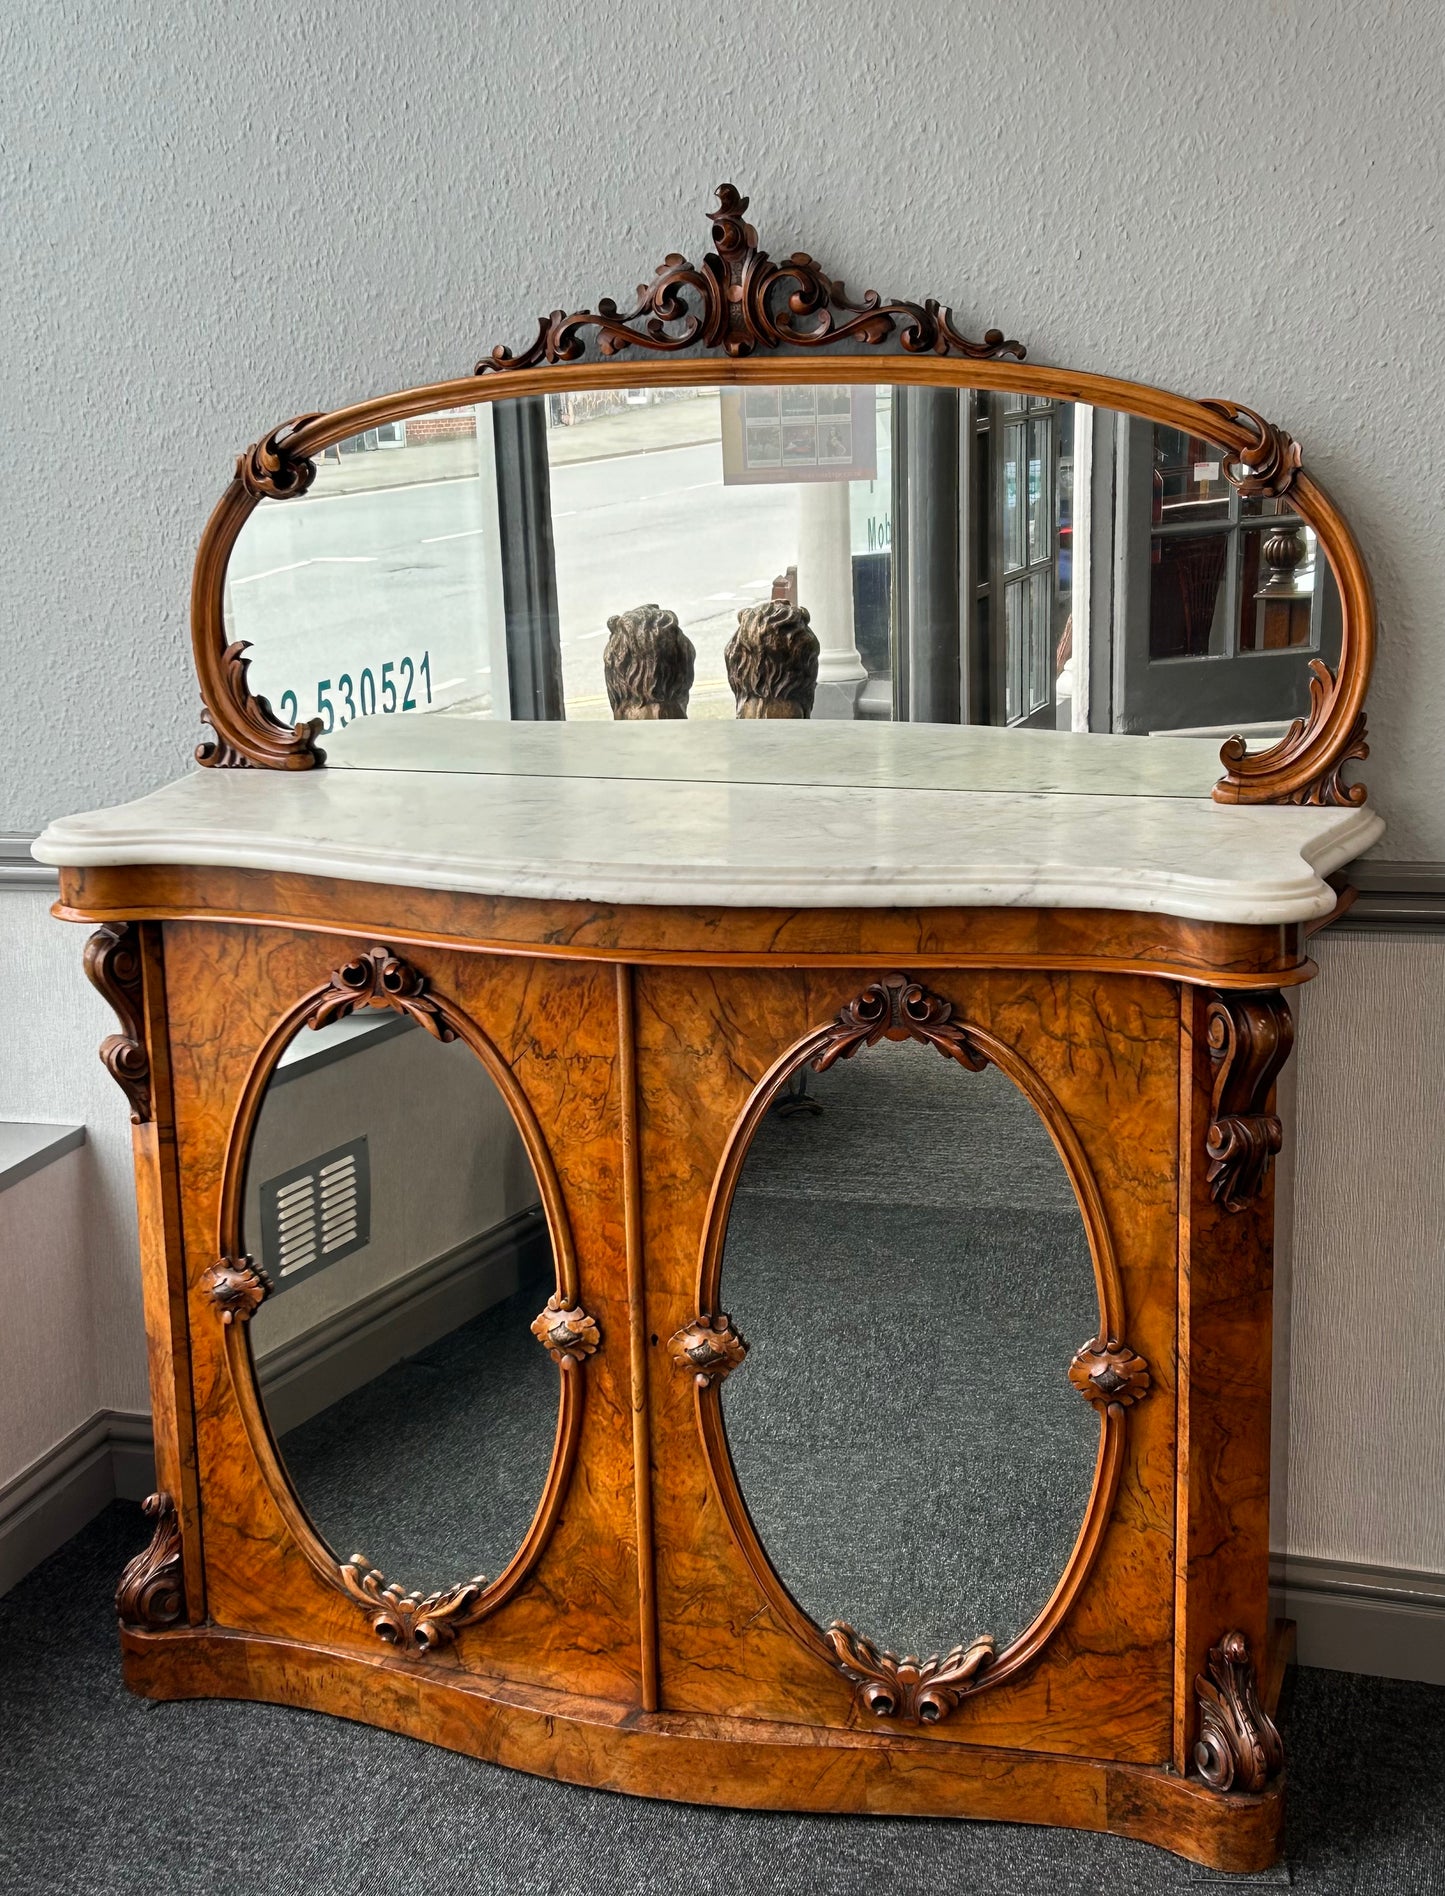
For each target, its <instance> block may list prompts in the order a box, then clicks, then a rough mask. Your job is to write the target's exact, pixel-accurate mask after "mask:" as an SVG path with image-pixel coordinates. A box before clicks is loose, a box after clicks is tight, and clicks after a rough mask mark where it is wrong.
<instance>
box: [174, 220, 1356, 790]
mask: <svg viewBox="0 0 1445 1896" xmlns="http://www.w3.org/2000/svg"><path fill="white" fill-rule="evenodd" d="M718 199H719V202H718V205H717V206H716V208H715V209H714V210H713V211H711V212H710V213H709V221H710V223H711V226H712V237H713V242H714V245H715V249H714V250H713V251H711V252H709V253H708V254H707V256H705V257H704V259H703V261H702V263H701V264H700V265H698V266H693V265H691V264H688V263H687V262H686V261H685V259H683V258H682V257H680V256H676V255H672V256H669V257H668V258H667V259H666V260H665V261H664V262H663V264H662V265H660V266H659V268H658V271H657V273H656V275H655V277H654V279H653V281H652V283H651V284H644V285H642V286H641V288H640V289H639V291H638V305H637V308H636V309H634V310H632V311H631V312H628V313H621V312H619V311H618V310H617V308H616V306H615V305H614V304H612V303H611V302H610V301H609V300H607V299H604V300H602V301H601V302H600V303H599V304H598V307H597V309H596V310H595V311H591V310H582V311H578V312H576V313H575V314H571V315H568V314H566V313H564V312H563V311H561V310H557V311H554V312H553V313H552V314H551V315H550V316H547V317H544V318H542V319H541V322H540V325H539V334H538V337H537V340H536V341H535V342H534V343H533V345H532V346H531V347H530V348H529V349H527V350H525V351H523V353H522V354H521V355H519V356H514V355H513V354H512V353H511V351H509V350H507V349H505V348H502V347H498V348H497V349H494V350H493V351H492V353H491V355H490V356H487V357H485V358H483V360H482V361H480V362H479V363H478V364H477V366H476V370H475V372H474V373H473V374H472V375H470V376H464V377H460V378H458V379H457V380H455V381H449V382H438V383H432V384H429V385H427V386H425V387H421V388H413V389H406V390H402V391H400V392H398V393H396V394H392V395H385V396H381V397H379V398H377V399H375V400H371V401H366V402H360V403H356V404H354V405H353V406H350V407H347V408H341V409H336V410H333V411H331V412H330V413H312V414H305V415H298V416H296V417H295V418H294V419H293V420H291V421H289V422H286V423H284V424H282V426H280V427H278V428H275V429H273V430H272V431H271V432H270V433H269V434H267V435H265V436H264V437H262V439H261V440H259V441H257V442H256V443H255V444H254V445H253V446H252V447H250V448H248V449H247V450H246V451H245V452H244V453H243V454H241V455H240V456H239V457H238V459H237V462H236V472H235V475H234V477H233V478H232V480H231V483H230V485H229V486H228V487H227V489H226V491H225V493H224V494H223V495H222V496H221V499H220V500H219V502H218V503H217V505H216V508H215V510H214V512H213V513H212V515H211V517H210V519H209V521H208V522H207V525H206V529H205V532H204V534H203V536H202V539H201V544H200V548H199V550H198V553H197V558H196V566H195V573H194V577H193V581H192V588H191V638H192V648H193V652H194V657H195V664H196V673H197V677H198V679H199V681H200V687H201V699H202V703H203V706H204V711H203V716H204V718H205V721H206V722H207V723H208V724H209V725H210V726H211V727H212V729H213V731H214V733H215V736H214V739H213V740H211V741H208V742H207V743H205V744H202V745H201V746H200V747H199V749H198V750H197V753H196V755H197V758H198V760H199V761H200V762H201V763H202V764H205V765H212V766H216V765H220V766H225V765H244V764H250V765H255V766H258V767H261V768H268V769H282V770H308V769H311V768H313V767H314V766H315V765H317V764H319V763H321V762H322V761H323V760H324V752H322V751H321V750H320V749H319V748H318V746H317V743H316V738H317V734H318V731H319V729H320V725H319V721H318V720H311V721H310V722H307V723H302V724H298V725H296V726H295V727H294V728H288V727H286V726H285V725H283V724H281V723H279V722H278V721H277V719H276V718H275V716H274V715H273V713H272V711H271V708H270V706H269V705H268V704H267V702H266V700H265V699H264V698H258V697H255V696H253V695H252V694H251V692H250V690H249V687H248V686H247V682H246V671H247V665H248V660H247V658H246V655H245V654H246V645H245V643H244V641H241V642H237V643H234V644H228V643H227V640H226V631H225V616H224V594H225V577H226V567H227V564H228V561H229V559H230V554H231V550H232V548H233V547H234V545H235V543H236V539H237V536H238V535H239V534H240V532H241V529H242V528H243V527H244V525H245V523H246V521H247V519H248V518H249V516H250V514H251V513H252V511H253V510H254V508H255V507H256V506H257V505H259V503H260V501H261V500H262V499H268V498H269V499H275V500H284V499H288V498H292V497H295V496H297V495H300V494H304V493H305V492H306V490H307V488H308V487H309V486H310V484H311V482H312V480H313V479H314V476H315V456H316V455H317V454H318V453H319V452H320V451H321V450H322V449H323V448H325V447H328V446H329V445H331V444H332V443H333V442H336V441H341V440H344V439H346V438H348V437H349V436H352V435H355V434H359V433H361V432H362V431H364V430H365V429H368V428H375V427H377V426H379V425H380V424H382V423H384V422H389V421H399V420H404V419H406V418H407V417H409V416H413V415H418V414H422V413H425V412H426V411H427V410H429V409H432V408H438V407H456V406H460V405H462V404H468V403H476V402H487V401H493V400H496V399H499V398H501V397H503V396H511V395H518V396H520V395H533V394H541V393H546V392H560V391H563V390H566V389H568V388H589V389H600V388H625V387H636V386H640V385H644V384H649V385H656V384H663V385H667V384H673V385H676V384H684V385H687V384H690V385H694V386H697V385H714V384H716V385H720V386H724V387H734V386H738V385H740V384H746V383H748V382H771V383H782V382H791V383H801V382H864V381H876V380H877V379H878V378H879V375H880V374H881V373H885V372H886V375H887V378H888V379H889V380H890V381H891V382H894V383H897V384H906V385H914V384H933V385H937V386H943V387H963V386H971V387H975V388H982V389H1001V390H1010V391H1016V392H1020V393H1027V394H1034V395H1040V396H1044V395H1047V396H1050V397H1053V398H1055V399H1060V400H1066V401H1076V402H1086V403H1093V404H1095V405H1097V406H1099V407H1104V408H1116V409H1125V410H1127V411H1129V412H1131V413H1133V414H1136V415H1140V416H1142V417H1144V418H1146V419H1148V420H1152V421H1155V422H1162V423H1164V424H1166V425H1168V426H1170V427H1174V428H1179V429H1182V430H1185V431H1186V432H1188V433H1192V434H1197V435H1201V436H1203V437H1205V438H1206V439H1208V440H1211V441H1216V442H1218V443H1219V445H1220V446H1221V447H1222V448H1224V449H1225V450H1226V452H1227V453H1228V454H1229V455H1230V456H1232V457H1233V459H1231V460H1230V461H1228V462H1226V473H1227V476H1228V478H1229V479H1230V481H1231V482H1232V483H1233V484H1234V485H1235V486H1236V487H1238V488H1239V490H1240V491H1241V492H1242V493H1246V494H1270V495H1274V496H1277V497H1283V496H1286V495H1287V496H1288V498H1289V501H1290V504H1291V506H1292V507H1293V509H1294V510H1295V511H1296V512H1297V513H1298V514H1299V515H1300V517H1301V518H1302V519H1304V520H1305V521H1307V522H1308V524H1309V525H1310V526H1311V527H1312V528H1313V529H1314V531H1315V533H1316V534H1317V535H1318V536H1319V542H1320V545H1321V546H1322V547H1323V548H1324V551H1325V555H1326V557H1327V559H1328V560H1329V562H1330V565H1331V567H1332V569H1333V571H1334V575H1335V579H1336V582H1337V584H1338V587H1339V593H1340V601H1341V614H1342V628H1341V643H1340V656H1339V665H1338V669H1337V671H1335V672H1331V671H1330V669H1329V667H1328V666H1327V665H1326V664H1325V663H1324V661H1323V660H1322V659H1316V660H1314V661H1313V662H1312V664H1311V666H1310V708H1309V712H1308V715H1307V716H1305V717H1302V718H1297V719H1295V721H1294V722H1293V723H1292V724H1291V726H1290V727H1289V729H1288V731H1287V732H1286V734H1285V735H1284V736H1283V737H1282V738H1281V739H1280V740H1279V741H1278V742H1277V743H1275V744H1272V745H1270V746H1269V747H1268V748H1267V749H1263V750H1259V751H1254V752H1251V751H1249V750H1248V748H1247V746H1246V745H1245V743H1244V741H1243V739H1241V738H1238V737H1231V738H1230V739H1228V740H1227V742H1226V743H1225V745H1224V747H1223V749H1222V751H1221V753H1220V756H1221V762H1222V763H1223V765H1224V775H1223V777H1222V778H1221V779H1220V781H1219V783H1218V784H1216V786H1215V789H1214V795H1215V797H1216V798H1217V799H1218V800H1219V801H1221V802H1224V803H1318V804H1356V805H1357V804H1361V803H1363V802H1364V801H1365V794H1366V793H1365V787H1364V785H1363V784H1360V783H1347V782H1345V780H1344V776H1343V772H1344V769H1345V767H1346V765H1347V764H1349V763H1350V762H1352V761H1354V760H1356V759H1360V758H1363V757H1365V756H1367V755H1368V745H1367V743H1366V727H1365V709H1364V706H1365V697H1366V693H1367V691H1368V688H1369V681H1370V672H1371V668H1372V665H1373V661H1374V646H1375V615H1374V601H1373V596H1372V593H1371V588H1370V582H1369V576H1368V574H1367V572H1366V569H1365V565H1364V561H1363V558H1362V556H1361V554H1360V550H1359V547H1358V546H1357V544H1356V542H1355V540H1354V537H1353V535H1352V534H1351V532H1350V529H1349V526H1348V524H1347V523H1346V521H1345V519H1344V517H1343V515H1342V514H1341V513H1340V512H1339V510H1338V508H1337V507H1336V506H1335V505H1334V503H1333V502H1332V501H1331V500H1330V498H1329V496H1328V495H1327V494H1326V493H1325V491H1324V490H1323V489H1322V488H1321V487H1320V486H1319V485H1318V483H1316V482H1315V481H1314V480H1313V479H1312V478H1311V477H1310V476H1309V475H1308V474H1306V473H1305V472H1304V470H1303V467H1302V465H1301V452H1300V448H1299V444H1298V443H1297V442H1296V441H1294V440H1293V439H1292V438H1291V437H1290V436H1289V435H1288V434H1286V433H1285V432H1284V431H1283V430H1282V429H1280V428H1278V427H1276V426H1274V425H1273V424H1272V423H1270V422H1267V421H1265V420H1264V419H1263V417H1261V416H1260V415H1258V414H1256V413H1255V412H1254V411H1253V410H1252V409H1249V408H1245V407H1242V406H1241V405H1240V404H1239V403H1237V402H1232V401H1220V400H1206V401H1194V400H1191V399H1189V398H1188V397H1185V396H1182V395H1174V394H1171V393H1169V392H1168V391H1167V390H1164V389H1159V388H1154V387H1151V386H1149V385H1148V384H1145V383H1141V382H1130V381H1123V380H1120V379H1118V378H1116V377H1112V376H1104V375H1095V374H1085V373H1082V372H1079V371H1073V370H1067V369H1056V368H1046V367H1040V366H1036V365H1034V364H1032V363H1028V362H1025V361H1024V360H1023V359H1022V358H1023V356H1024V353H1025V352H1024V349H1023V347H1022V345H1021V344H1019V343H1018V342H1015V341H1011V340H1006V339H1005V338H1004V336H1003V333H1002V332H1001V331H999V330H996V329H991V330H988V331H987V332H985V335H984V337H983V339H982V341H981V342H972V341H969V340H968V339H967V338H966V337H964V336H963V335H962V334H961V333H960V332H959V331H958V329H957V328H956V327H955V325H954V323H953V319H952V314H951V312H950V311H948V310H946V309H942V308H940V306H939V304H938V303H937V302H935V301H932V300H926V301H924V302H922V303H912V302H903V301H885V300H884V299H882V298H880V297H879V296H878V295H877V294H876V293H875V292H873V291H868V292H866V293H865V294H864V296H863V297H861V298H859V299H856V300H854V299H851V298H849V296H848V295H847V292H846V290H845V289H844V287H843V285H842V284H841V283H836V282H834V281H833V280H832V279H830V278H829V277H827V276H826V275H825V274H824V273H823V271H822V269H821V268H820V267H819V266H818V265H817V264H816V263H815V262H814V261H813V260H812V259H811V258H810V257H808V256H807V255H806V254H805V253H802V252H795V253H794V254H793V255H792V256H790V257H789V258H788V259H786V260H785V261H784V262H782V263H778V262H774V261H773V260H772V259H771V258H769V256H768V254H767V252H766V251H764V250H761V249H759V248H758V243H757V233H756V231H755V230H754V229H753V227H752V226H751V225H750V224H748V223H746V221H745V219H744V216H743V213H744V212H745V211H746V209H747V203H748V201H747V199H746V198H743V197H740V196H739V195H738V193H737V192H736V191H735V190H734V189H733V187H732V186H731V185H722V186H720V187H719V190H718ZM594 332H595V334H596V335H597V336H598V337H599V339H600V344H599V346H600V355H601V359H600V360H591V361H588V360H585V356H586V343H585V340H584V338H585V337H586V336H587V335H589V334H591V333H594ZM891 344H896V345H897V348H898V349H899V350H901V353H893V352H888V353H880V354H874V355H867V354H863V353H860V352H859V350H860V346H861V348H862V349H876V350H884V349H885V346H887V345H891ZM689 351H698V352H700V353H698V354H697V355H696V356H695V358H694V359H691V360H686V361H683V360H676V359H673V358H675V357H677V356H680V355H681V354H684V353H686V352H689ZM718 351H721V353H716V352H718ZM822 351H826V352H827V354H826V358H825V359H821V360H820V359H819V354H820V352H822ZM626 352H641V353H642V354H644V355H645V356H647V357H648V358H649V359H647V360H631V361H626V362H624V361H620V360H618V357H619V356H620V355H621V354H623V353H626ZM701 352H707V353H701ZM779 352H780V353H779ZM659 357H660V358H664V359H657V358H659Z"/></svg>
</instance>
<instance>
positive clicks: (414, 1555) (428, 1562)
mask: <svg viewBox="0 0 1445 1896" xmlns="http://www.w3.org/2000/svg"><path fill="white" fill-rule="evenodd" d="M540 1197H541V1194H540V1191H539V1187H538V1182H537V1179H536V1176H535V1174H534V1173H533V1170H532V1166H531V1163H530V1161H529V1159H528V1156H527V1152H526V1149H525V1146H524V1144H523V1141H522V1139H521V1136H520V1134H519V1133H518V1131H517V1127H516V1124H515V1122H514V1120H513V1118H512V1114H511V1111H510V1109H509V1107H508V1105H507V1102H506V1100H505V1099H504V1098H503V1096H502V1094H501V1092H500V1091H499V1089H498V1087H497V1084H496V1082H495V1081H494V1080H493V1079H492V1077H491V1075H490V1074H489V1073H488V1071H487V1069H486V1067H485V1066H484V1065H483V1064H482V1062H481V1060H480V1059H479V1058H478V1057H477V1055H476V1054H475V1053H474V1052H473V1051H472V1050H471V1048H470V1047H468V1046H467V1045H466V1044H465V1042H464V1041H462V1040H460V1039H457V1040H453V1041H450V1042H448V1043H443V1042H441V1041H439V1040H437V1039H435V1038H433V1036H432V1035H431V1034H430V1033H428V1032H425V1031H423V1029H422V1028H421V1027H420V1026H419V1025H418V1024H416V1022H414V1021H413V1020H411V1019H410V1018H408V1017H407V1016H406V1015H405V1014H402V1013H399V1012H393V1011H391V1010H390V1009H375V1010H374V1009H370V1008H365V1007H363V1008H360V1009H358V1011H357V1012H355V1013H354V1014H350V1015H348V1016H346V1017H344V1018H342V1019H339V1020H335V1021H333V1022H332V1023H331V1024H329V1025H323V1026H321V1027H319V1028H316V1029H311V1028H307V1027H303V1028H302V1029H300V1031H299V1032H298V1033H297V1034H296V1035H295V1037H294V1038H293V1039H292V1040H291V1041H290V1043H289V1044H288V1046H287V1047H286V1048H285V1049H284V1051H283V1053H282V1055H281V1058H280V1061H279V1063H278V1065H277V1067H276V1069H275V1071H274V1072H273V1074H272V1076H271V1080H270V1083H269V1085H268V1087H267V1089H266V1092H265V1095H264V1099H263V1102H262V1105H261V1110H260V1113H259V1116H258V1118H257V1122H256V1126H255V1132H254V1136H253V1139H252V1142H251V1148H250V1153H249V1160H248V1166H247V1176H246V1186H245V1197H244V1209H243V1220H244V1245H245V1249H246V1250H247V1251H248V1252H249V1253H250V1255H251V1256H252V1257H253V1258H254V1259H255V1260H256V1262H257V1263H258V1264H260V1265H261V1266H262V1267H263V1268H264V1270H265V1272H266V1274H267V1276H268V1277H269V1279H270V1282H271V1286H272V1289H271V1292H270V1294H269V1295H268V1296H267V1297H266V1298H265V1300H264V1302H262V1303H261V1305H260V1307H259V1308H258V1309H257V1310H256V1312H255V1314H254V1315H253V1317H252V1318H251V1321H250V1323H249V1326H248V1329H249V1335H250V1345H251V1352H252V1360H253V1363H254V1366H255V1372H256V1378H257V1382H258V1385H259V1389H260V1395H261V1401H262V1404H263V1406H264V1409H265V1413H266V1418H267V1421H268V1423H269V1426H270V1430H271V1434H272V1437H273V1439H274V1441H275V1444H276V1448H277V1451H278V1453H279V1455H280V1458H281V1461H282V1464H283V1466H284V1469H285V1473H286V1476H287V1478H288V1480H289V1481H290V1483H291V1486H292V1488H293V1489H294V1491H295V1494H296V1496H297V1497H298V1498H299V1500H300V1503H301V1505H302V1507H303V1509H304V1511H305V1513H306V1514H307V1515H308V1516H309V1518H310V1520H311V1522H312V1524H313V1525H314V1527H315V1530H316V1532H317V1534H318V1535H319V1536H320V1538H321V1539H322V1541H323V1542H325V1543H326V1545H327V1546H328V1547H329V1548H330V1549H331V1551H332V1553H333V1554H334V1555H335V1557H336V1560H337V1564H338V1566H340V1565H341V1563H343V1562H349V1561H351V1560H352V1557H353V1556H354V1555H356V1554H360V1555H362V1556H363V1557H364V1558H363V1561H362V1563H361V1564H360V1566H359V1568H358V1571H359V1572H360V1573H362V1574H365V1573H367V1572H370V1571H372V1570H379V1571H380V1573H381V1574H382V1575H384V1576H385V1580H386V1582H387V1583H389V1584H390V1583H396V1584H399V1585H400V1587H401V1588H402V1590H403V1591H410V1590H412V1589H415V1590H417V1591H418V1592H419V1593H421V1594H424V1595H429V1594H432V1593H435V1592H439V1591H442V1590H445V1589H448V1588H455V1587H457V1586H458V1585H459V1584H461V1583H463V1582H466V1581H469V1580H472V1579H474V1578H475V1577H477V1576H478V1575H485V1576H486V1577H487V1578H488V1579H491V1580H495V1579H496V1577H497V1576H498V1575H499V1574H500V1573H501V1572H502V1571H503V1570H504V1569H505V1568H506V1567H507V1566H508V1563H509V1562H510V1561H511V1560H512V1558H513V1556H514V1555H515V1554H516V1552H517V1550H518V1549H519V1547H521V1546H522V1544H523V1542H524V1541H525V1539H526V1537H527V1534H528V1530H529V1527H530V1526H531V1524H532V1522H533V1519H534V1517H535V1516H536V1514H537V1511H538V1506H539V1503H540V1501H541V1499H542V1495H543V1492H544V1489H545V1487H546V1483H547V1477H548V1471H549V1468H550V1466H551V1461H552V1451H553V1442H554V1438H555V1435H556V1432H557V1415H558V1372H557V1369H556V1368H555V1367H554V1365H553V1363H552V1362H551V1361H550V1360H549V1358H548V1354H547V1351H546V1350H545V1349H544V1348H542V1347H540V1346H539V1344H538V1342H537V1339H536V1337H535V1335H534V1334H532V1332H531V1329H530V1326H531V1324H532V1322H533V1320H534V1319H535V1318H536V1316H537V1314H538V1312H539V1311H540V1310H541V1309H542V1308H543V1306H544V1305H545V1304H546V1302H547V1299H548V1297H549V1295H550V1294H551V1293H552V1292H553V1291H554V1290H555V1289H556V1274H555V1272H554V1269H553V1262H552V1251H551V1245H550V1242H549V1238H548V1231H547V1222H546V1219H545V1217H544V1216H543V1215H542V1212H541V1209H540V1203H539V1200H540ZM378 1630H382V1629H381V1628H378ZM384 1636H386V1635H384Z"/></svg>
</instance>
